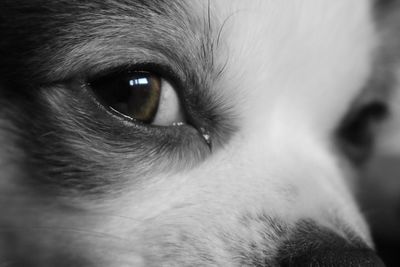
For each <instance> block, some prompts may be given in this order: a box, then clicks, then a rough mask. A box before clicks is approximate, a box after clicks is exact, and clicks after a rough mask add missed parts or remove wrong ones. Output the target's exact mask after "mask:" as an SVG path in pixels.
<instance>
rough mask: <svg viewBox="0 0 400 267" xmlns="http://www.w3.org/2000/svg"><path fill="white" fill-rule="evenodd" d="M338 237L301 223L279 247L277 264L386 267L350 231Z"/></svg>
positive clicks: (314, 266) (320, 266)
mask: <svg viewBox="0 0 400 267" xmlns="http://www.w3.org/2000/svg"><path fill="white" fill-rule="evenodd" d="M344 236H346V237H344ZM344 236H341V235H339V234H336V233H335V232H333V231H331V230H329V229H327V228H323V227H318V226H316V225H314V228H313V226H312V224H309V223H306V224H304V223H302V224H300V225H299V226H298V227H297V228H296V230H295V232H294V234H293V235H291V237H290V238H288V240H287V241H286V242H284V244H283V245H282V246H281V249H280V252H279V257H278V261H279V265H280V266H285V267H292V266H296V267H301V266H304V267H324V266H327V267H336V266H337V267H339V266H340V267H358V266H363V267H364V266H366V267H385V264H384V263H383V261H382V260H381V259H380V258H379V257H378V255H377V254H376V253H375V252H374V251H373V249H371V248H369V247H368V246H367V245H366V244H364V242H363V241H361V240H360V239H359V238H357V237H356V236H355V235H353V234H351V233H346V235H344Z"/></svg>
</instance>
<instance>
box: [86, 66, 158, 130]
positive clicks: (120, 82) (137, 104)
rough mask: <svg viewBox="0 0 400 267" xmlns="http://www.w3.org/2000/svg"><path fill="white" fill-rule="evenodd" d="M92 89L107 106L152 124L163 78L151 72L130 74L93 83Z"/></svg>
mask: <svg viewBox="0 0 400 267" xmlns="http://www.w3.org/2000/svg"><path fill="white" fill-rule="evenodd" d="M89 84H90V87H91V88H92V90H93V91H94V93H95V94H96V95H97V96H98V97H99V100H100V101H101V102H103V104H105V105H107V106H109V107H110V108H112V109H113V110H115V111H117V112H119V113H121V114H123V115H125V116H128V117H130V118H133V119H137V120H140V121H142V122H145V123H151V122H152V121H153V119H154V117H155V116H156V114H157V110H158V105H159V102H160V95H161V78H160V77H159V76H158V75H156V74H153V73H151V72H145V71H127V72H119V73H114V74H110V75H106V76H103V77H101V78H99V79H95V80H94V81H91V82H90V83H89Z"/></svg>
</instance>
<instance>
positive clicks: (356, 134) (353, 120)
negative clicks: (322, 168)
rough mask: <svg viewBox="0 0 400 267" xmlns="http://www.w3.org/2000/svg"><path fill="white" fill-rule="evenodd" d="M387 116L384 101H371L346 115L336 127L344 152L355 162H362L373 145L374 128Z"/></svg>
mask: <svg viewBox="0 0 400 267" xmlns="http://www.w3.org/2000/svg"><path fill="white" fill-rule="evenodd" d="M387 116H388V108H387V106H386V104H385V103H381V102H379V101H378V102H375V101H374V102H371V103H369V104H366V105H364V106H362V107H360V108H356V109H354V110H352V111H351V112H350V114H348V115H347V117H346V118H345V120H344V121H343V122H342V125H341V126H340V127H339V129H338V136H339V140H340V144H341V146H342V149H343V150H344V152H345V154H346V155H347V156H348V157H349V158H350V159H351V160H352V161H353V162H356V163H362V162H364V161H365V160H366V159H367V158H368V156H369V154H370V152H371V149H372V148H373V145H374V136H375V132H376V130H377V129H376V128H377V127H378V126H379V124H380V123H381V122H382V121H383V120H384V119H385V118H386V117H387Z"/></svg>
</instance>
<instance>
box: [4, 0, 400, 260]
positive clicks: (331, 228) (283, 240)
mask: <svg viewBox="0 0 400 267" xmlns="http://www.w3.org/2000/svg"><path fill="white" fill-rule="evenodd" d="M382 5H383V4H382ZM376 8H377V7H376V6H375V5H374V2H372V1H368V0H352V1H348V0H335V1H319V0H308V1H303V0H281V1H261V0H257V1H252V2H244V1H241V0H218V1H195V2H188V1H178V0H176V1H162V0H152V1H139V0H133V1H126V0H106V1H100V0H99V1H97V0H92V1H86V0H85V1H74V0H72V1H71V0H69V1H64V0H59V1H46V0H29V1H28V0H1V2H0V33H1V36H2V39H1V40H0V59H1V60H0V88H1V89H0V94H1V97H0V102H1V105H0V125H1V126H0V143H1V144H2V145H1V146H0V165H1V170H2V171H1V173H0V195H1V197H0V209H1V210H2V215H1V217H0V265H1V266H2V265H4V266H97V267H100V266H110V267H117V266H279V265H285V264H286V265H285V266H297V264H299V262H298V260H299V259H300V260H301V262H306V261H307V260H309V259H310V258H313V257H314V256H315V255H319V254H318V253H320V251H321V250H323V251H328V252H329V251H336V250H337V249H339V248H340V253H339V254H338V255H337V254H335V253H337V252H335V253H334V254H329V253H330V252H329V253H328V254H329V255H330V256H327V258H329V259H330V260H329V262H325V263H324V262H322V260H321V259H322V258H324V256H323V255H322V256H321V258H318V257H320V256H318V257H317V256H315V257H314V258H315V259H316V261H317V263H318V264H321V266H323V264H326V265H329V264H332V259H336V257H338V262H340V264H341V266H344V265H346V264H350V263H349V262H351V261H352V260H356V261H355V262H359V263H360V264H364V263H365V264H367V263H369V261H374V260H376V262H379V260H377V259H375V258H374V257H375V256H371V255H372V254H362V253H364V251H370V250H371V251H372V249H373V242H372V240H371V236H370V232H369V229H368V227H367V224H366V222H365V220H364V218H363V215H362V213H361V212H360V209H359V207H358V205H357V204H356V201H355V193H356V190H355V188H357V187H358V185H357V183H358V182H359V181H358V179H357V178H356V175H355V173H356V172H357V168H358V167H359V166H360V164H362V163H363V162H365V160H366V158H368V155H369V154H370V153H372V152H373V144H374V137H373V136H374V134H375V131H374V129H371V127H370V123H371V122H379V121H381V120H382V119H384V118H385V115H386V114H387V111H388V110H387V104H386V103H387V101H388V99H389V97H388V96H390V95H391V94H392V93H393V89H392V84H393V80H394V75H393V73H392V72H391V69H392V68H393V66H387V65H386V64H387V60H383V59H382V58H383V56H382V53H381V47H382V46H381V44H382V36H381V35H380V34H379V33H380V32H381V29H380V28H379V27H378V26H377V23H376V22H377V21H378V20H377V17H376V16H374V12H375V9H376ZM379 8H383V7H381V6H380V7H379ZM142 68H145V69H147V70H148V69H150V70H153V69H154V70H155V71H157V73H160V74H161V75H162V76H163V77H164V78H166V79H168V80H169V81H170V82H171V84H173V85H174V87H175V90H176V91H177V94H178V95H179V97H180V99H181V104H182V107H183V109H184V110H185V116H186V119H187V121H186V123H185V124H183V125H180V126H171V127H160V126H154V125H145V124H143V123H140V122H137V121H134V120H133V121H130V120H126V119H124V118H122V117H121V116H118V115H116V114H114V113H112V112H110V111H109V109H108V108H107V107H104V106H102V105H100V104H99V102H98V101H96V98H95V97H94V96H93V91H92V90H91V89H90V80H92V79H96V77H101V76H103V75H106V74H107V73H109V72H110V71H115V70H116V69H123V70H126V69H139V70H140V69H142ZM383 77H384V78H383ZM382 88H383V89H382ZM354 133H355V134H354ZM205 135H206V136H207V137H208V136H209V137H210V138H211V143H209V144H207V142H205V140H204V136H205ZM360 140H361V141H360ZM363 140H366V141H365V142H364V141H363ZM360 155H361V156H360ZM330 240H332V241H330ZM342 249H343V250H342ZM348 251H358V252H360V253H361V254H360V255H362V256H357V257H356V258H357V259H355V258H353V259H351V257H350V259H347V258H346V257H349V256H348V255H349V254H348ZM358 252H357V253H358ZM368 253H370V252H368ZM371 253H372V252H371ZM328 254H326V255H328ZM332 255H333V256H332ZM357 255H358V254H357ZM350 256H351V253H350ZM3 262H4V264H3ZM314 263H315V262H314ZM310 264H311V263H310ZM336 264H339V263H336ZM349 266H350V265H349Z"/></svg>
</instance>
